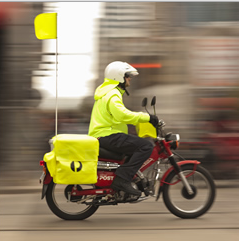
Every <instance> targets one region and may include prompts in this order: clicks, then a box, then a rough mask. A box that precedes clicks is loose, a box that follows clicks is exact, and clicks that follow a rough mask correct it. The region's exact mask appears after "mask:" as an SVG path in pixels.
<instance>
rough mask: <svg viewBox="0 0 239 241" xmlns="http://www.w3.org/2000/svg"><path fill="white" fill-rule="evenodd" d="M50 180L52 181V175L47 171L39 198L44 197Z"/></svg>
mask: <svg viewBox="0 0 239 241" xmlns="http://www.w3.org/2000/svg"><path fill="white" fill-rule="evenodd" d="M51 181H52V177H51V175H50V173H49V172H48V173H47V174H46V176H45V178H44V180H43V185H42V195H41V199H43V198H44V197H45V195H46V191H47V188H48V185H49V184H50V183H51Z"/></svg>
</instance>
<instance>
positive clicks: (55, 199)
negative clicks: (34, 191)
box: [46, 182, 99, 220]
mask: <svg viewBox="0 0 239 241" xmlns="http://www.w3.org/2000/svg"><path fill="white" fill-rule="evenodd" d="M72 187H73V186H72V185H60V184H55V183H54V182H51V183H50V184H49V186H48V189H47V193H46V201H47V204H48V206H49V208H50V209H51V211H52V212H53V213H54V214H55V215H57V216H58V217H60V218H62V219H66V220H82V219H86V218H88V217H90V216H91V215H92V214H94V213H95V212H96V210H97V209H98V207H99V206H94V205H86V204H85V203H84V200H85V201H87V202H90V201H92V200H93V199H94V198H95V197H94V196H92V197H91V196H80V197H71V198H70V201H69V198H68V193H70V192H71V188H72ZM90 188H92V189H93V188H94V185H77V190H78V191H80V190H83V189H90Z"/></svg>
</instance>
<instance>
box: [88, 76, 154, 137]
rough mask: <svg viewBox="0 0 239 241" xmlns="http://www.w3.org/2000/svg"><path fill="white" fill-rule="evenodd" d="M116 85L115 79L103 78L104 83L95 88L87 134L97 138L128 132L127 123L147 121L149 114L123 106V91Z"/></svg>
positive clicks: (135, 123)
mask: <svg viewBox="0 0 239 241" xmlns="http://www.w3.org/2000/svg"><path fill="white" fill-rule="evenodd" d="M117 85H118V82H117V81H114V80H111V79H105V80H104V83H103V84H102V85H100V86H99V87H98V88H97V89H96V91H95V95H94V99H95V103H94V106H93V109H92V113H91V121H90V126H89V132H88V135H89V136H93V137H96V138H98V137H104V136H109V135H111V134H116V133H125V134H128V127H127V124H132V125H137V124H138V123H145V122H149V119H150V116H149V114H147V113H143V112H133V111H130V110H128V109H127V108H126V107H125V106H124V104H123V101H122V96H123V94H124V92H125V91H124V90H122V89H121V88H119V87H117Z"/></svg>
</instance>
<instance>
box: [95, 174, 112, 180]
mask: <svg viewBox="0 0 239 241" xmlns="http://www.w3.org/2000/svg"><path fill="white" fill-rule="evenodd" d="M98 179H99V180H100V181H101V180H103V181H113V179H114V176H107V175H104V174H103V175H100V176H99V177H98Z"/></svg>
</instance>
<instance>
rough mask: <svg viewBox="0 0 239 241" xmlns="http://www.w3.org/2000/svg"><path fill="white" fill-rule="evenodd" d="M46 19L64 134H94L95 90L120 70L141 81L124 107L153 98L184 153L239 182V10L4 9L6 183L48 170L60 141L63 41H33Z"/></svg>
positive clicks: (195, 5)
mask: <svg viewBox="0 0 239 241" xmlns="http://www.w3.org/2000/svg"><path fill="white" fill-rule="evenodd" d="M43 12H57V13H58V40H57V41H58V55H59V56H58V97H59V99H58V134H59V133H80V134H87V132H88V126H89V121H90V114H91V110H92V106H93V103H94V98H93V95H94V90H95V88H96V87H97V86H98V85H100V84H101V83H102V82H103V79H104V76H103V74H104V69H105V67H106V65H107V64H109V63H110V62H112V61H115V60H121V61H125V62H128V63H129V64H131V65H133V66H135V67H136V68H137V69H138V71H139V73H140V75H139V76H138V77H137V80H135V81H133V83H132V85H131V86H130V88H129V92H130V96H129V97H128V96H125V97H124V103H125V105H126V107H128V108H129V109H131V110H134V111H143V110H144V109H143V108H142V107H141V102H142V99H143V98H144V97H148V99H149V103H150V100H151V98H152V97H153V96H156V98H157V103H156V112H157V115H158V117H159V118H160V119H163V120H164V121H165V122H166V130H167V131H168V132H176V133H179V134H180V136H181V144H180V148H179V150H178V153H179V154H181V155H183V156H184V157H185V158H187V159H198V160H200V161H201V162H202V163H203V165H204V166H205V167H206V168H208V169H209V171H210V172H211V173H212V175H213V176H214V178H215V179H236V178H238V176H239V151H238V150H239V148H238V147H239V124H238V119H239V112H238V111H239V103H238V97H239V89H238V88H239V68H238V67H239V15H238V12H239V2H67V3H66V2H52V3H49V2H44V3H43V2H0V133H1V137H0V175H1V173H4V172H6V171H12V172H13V173H14V172H19V171H39V170H41V168H40V167H39V161H40V160H41V159H42V158H43V156H44V154H45V153H46V152H49V151H50V146H49V144H48V141H49V139H50V138H51V137H53V136H54V135H55V92H56V86H55V66H56V63H55V61H56V57H55V52H56V40H43V41H42V40H38V39H37V38H36V36H35V31H34V19H35V17H36V16H37V15H38V14H40V13H43ZM148 109H149V111H151V113H153V109H152V108H151V107H150V106H148ZM129 130H130V132H131V133H135V130H134V127H133V126H130V128H129Z"/></svg>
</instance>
